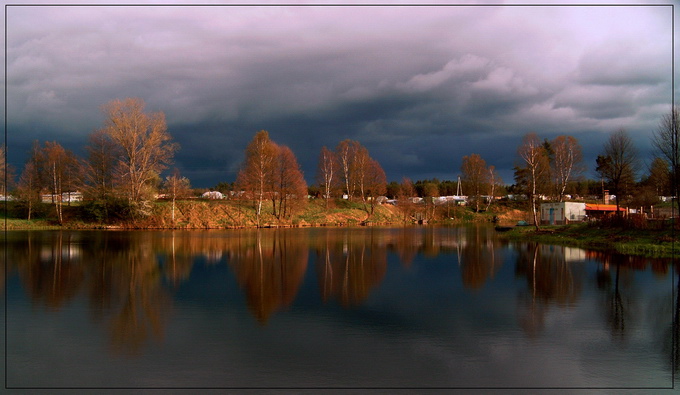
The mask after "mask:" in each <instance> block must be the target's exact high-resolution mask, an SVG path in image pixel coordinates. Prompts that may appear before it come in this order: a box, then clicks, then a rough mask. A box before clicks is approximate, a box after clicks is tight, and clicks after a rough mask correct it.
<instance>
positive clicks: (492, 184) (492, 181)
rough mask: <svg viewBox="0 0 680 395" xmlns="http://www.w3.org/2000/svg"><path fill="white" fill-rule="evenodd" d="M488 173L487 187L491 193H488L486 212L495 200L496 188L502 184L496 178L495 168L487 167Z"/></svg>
mask: <svg viewBox="0 0 680 395" xmlns="http://www.w3.org/2000/svg"><path fill="white" fill-rule="evenodd" d="M488 171H489V185H490V187H491V191H490V192H489V201H488V202H487V203H486V211H489V207H490V206H491V202H493V201H494V199H495V198H496V186H498V185H502V184H503V180H502V179H501V178H500V177H499V176H498V173H497V172H496V167H495V166H489V168H488Z"/></svg>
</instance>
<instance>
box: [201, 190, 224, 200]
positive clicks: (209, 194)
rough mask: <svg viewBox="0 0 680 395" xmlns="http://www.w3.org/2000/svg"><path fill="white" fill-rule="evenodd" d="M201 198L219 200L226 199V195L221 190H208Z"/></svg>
mask: <svg viewBox="0 0 680 395" xmlns="http://www.w3.org/2000/svg"><path fill="white" fill-rule="evenodd" d="M201 198H203V199H213V200H217V199H224V195H223V194H222V192H219V191H208V192H205V193H204V194H203V195H201Z"/></svg>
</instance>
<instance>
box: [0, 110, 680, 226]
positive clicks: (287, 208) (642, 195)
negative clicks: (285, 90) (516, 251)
mask: <svg viewBox="0 0 680 395" xmlns="http://www.w3.org/2000/svg"><path fill="white" fill-rule="evenodd" d="M102 111H103V113H104V115H105V121H104V125H103V126H102V127H101V128H99V129H97V130H95V131H94V132H92V133H91V134H90V136H89V140H88V143H87V146H86V153H87V154H86V157H85V158H78V157H77V156H76V155H75V154H74V153H73V152H71V151H70V150H68V149H65V148H64V147H62V146H61V145H60V144H59V143H58V142H56V141H46V142H44V143H43V144H41V143H40V142H38V141H35V142H34V143H33V147H32V149H31V151H30V153H29V158H28V160H27V161H26V163H25V165H24V168H23V169H22V171H21V173H20V175H19V177H18V179H17V177H16V174H15V170H14V169H12V168H8V167H6V166H5V151H4V148H3V149H0V155H1V156H2V158H0V159H1V160H0V164H1V166H2V168H0V172H3V173H5V174H7V177H6V178H3V179H2V184H0V193H1V194H2V195H4V196H7V195H11V196H12V197H13V198H14V199H15V200H16V203H15V207H16V209H17V210H18V211H19V212H20V213H21V215H22V216H24V217H26V218H28V219H31V218H32V217H33V216H34V215H35V214H36V213H37V212H38V211H40V210H45V205H44V204H40V203H41V202H42V201H43V200H44V197H45V196H48V197H49V200H50V203H51V205H52V206H53V207H54V214H55V217H56V218H57V221H58V222H59V223H60V224H61V223H63V221H64V217H63V206H64V205H65V204H70V201H71V200H72V199H70V198H69V197H70V194H71V193H74V192H81V193H82V194H83V203H82V207H83V210H84V211H85V212H86V213H87V215H88V216H89V217H88V219H89V220H91V221H96V222H106V221H116V220H119V219H130V218H132V219H134V218H138V217H143V216H145V215H148V214H149V212H150V207H151V202H152V201H153V200H154V199H155V198H156V197H158V196H159V194H160V195H161V196H163V197H164V198H166V199H168V200H170V201H171V202H172V219H173V221H174V219H175V201H176V200H177V199H182V198H186V197H189V196H195V195H196V191H195V190H192V189H191V184H190V180H189V179H187V178H186V177H183V176H182V175H181V174H180V173H179V172H178V171H177V170H174V171H171V172H170V173H169V174H166V176H165V177H164V178H163V177H162V174H163V173H164V172H166V171H167V170H168V169H169V168H170V166H171V165H172V162H173V158H174V155H175V153H176V152H177V151H178V149H179V145H178V144H177V143H176V142H174V141H173V139H172V136H170V134H169V133H168V132H167V124H166V121H165V115H164V114H163V113H162V112H155V113H150V112H146V111H145V104H144V102H143V101H142V100H141V99H137V98H127V99H123V100H113V101H111V102H109V103H107V104H105V105H104V106H103V107H102ZM679 130H680V127H678V109H677V108H676V109H674V110H673V111H672V112H671V114H669V115H666V116H664V117H663V118H662V120H661V122H660V125H659V128H658V130H657V131H656V132H655V133H654V136H653V144H654V146H655V147H656V148H657V150H656V152H657V155H656V156H655V157H654V158H652V160H651V161H650V162H649V163H648V164H647V166H646V170H647V171H646V172H644V171H643V170H644V169H643V165H642V161H641V159H640V158H639V157H638V153H637V151H636V149H635V146H634V144H633V142H632V140H631V138H630V136H629V135H628V134H627V133H626V132H625V131H624V130H617V131H615V132H613V133H612V134H611V136H610V138H609V140H607V142H606V143H605V145H604V146H603V148H602V152H601V154H600V155H599V156H598V157H597V160H596V163H595V164H594V165H595V173H594V175H596V176H597V178H599V179H591V178H588V177H587V176H586V168H587V167H586V165H585V163H584V161H583V157H582V149H581V146H580V144H579V142H578V141H577V139H576V138H574V137H572V136H566V135H564V136H558V137H556V138H555V139H553V140H548V139H541V138H539V137H538V135H536V134H535V133H529V134H527V135H525V136H524V138H523V140H522V142H521V144H520V146H519V147H518V149H517V154H516V165H515V167H514V177H513V181H514V183H513V184H512V185H507V184H504V182H503V180H502V179H501V178H500V177H499V176H498V174H497V172H496V169H495V167H494V166H493V165H489V164H487V162H486V161H485V160H484V159H483V158H482V157H481V156H480V155H479V154H475V153H472V154H470V155H467V156H464V157H463V158H462V160H461V165H460V169H459V173H458V174H459V177H457V180H456V181H450V180H443V181H440V180H438V179H430V180H416V181H415V182H414V181H412V180H410V179H408V178H403V179H402V180H401V182H396V181H392V182H390V183H387V177H386V175H385V172H384V171H383V169H382V167H381V165H380V164H379V163H378V161H377V160H375V159H374V158H372V157H371V156H370V154H369V151H368V149H367V148H366V147H364V146H362V145H361V144H360V143H359V142H358V141H353V140H343V141H340V142H339V143H338V145H337V146H336V147H335V148H333V149H330V148H328V147H326V146H324V147H322V148H321V150H320V153H319V159H318V166H317V171H316V175H315V184H314V185H307V184H306V182H305V177H304V175H303V173H302V171H301V169H300V166H299V163H298V160H297V158H296V157H295V155H294V153H293V152H292V150H291V149H290V148H289V147H287V146H284V145H279V144H277V143H275V142H274V141H272V140H271V139H270V137H269V133H268V132H267V131H265V130H262V131H259V132H257V133H256V134H255V136H254V137H253V139H252V141H251V142H250V143H249V144H248V146H247V147H246V148H245V160H244V162H243V164H242V165H241V168H240V171H239V173H238V177H237V179H236V180H235V182H232V183H227V182H221V183H219V184H217V185H216V186H215V187H214V188H211V189H214V190H217V191H220V192H223V193H224V194H226V195H227V197H229V198H231V199H238V200H241V201H248V202H252V204H253V207H254V208H255V212H256V215H257V218H258V223H259V217H260V215H261V214H262V210H264V209H266V210H271V214H272V215H273V216H275V217H276V218H277V219H280V220H281V219H290V218H291V217H292V216H293V215H294V214H295V213H296V212H299V211H300V210H301V209H302V208H304V206H305V204H306V202H307V200H308V199H307V196H308V195H311V196H313V197H316V198H319V199H324V200H325V206H326V208H330V207H331V205H333V204H334V201H335V200H336V199H347V200H349V201H354V202H359V203H360V204H361V205H362V206H363V207H364V209H365V210H366V212H367V213H368V215H369V216H370V215H371V214H372V213H373V211H374V207H375V205H376V204H378V203H380V202H382V200H381V199H382V198H383V197H387V198H390V199H396V200H398V205H399V206H404V207H407V206H409V205H410V204H413V199H412V198H414V197H421V198H435V197H438V196H455V195H465V196H467V202H468V204H469V205H471V206H472V207H474V209H475V210H476V211H483V210H488V209H489V205H490V204H491V203H492V202H493V201H495V200H496V199H495V198H497V197H499V196H505V195H507V194H514V195H524V196H526V197H527V198H528V200H529V201H530V202H531V203H532V204H531V205H530V206H531V210H532V213H533V214H534V216H536V215H537V214H536V206H537V204H538V201H539V199H538V198H539V197H541V198H543V199H549V200H553V201H562V200H564V199H566V198H568V197H569V196H570V195H571V197H573V196H574V195H578V196H580V197H585V196H590V195H600V196H601V195H602V194H603V193H604V190H608V191H610V193H611V194H612V195H615V196H616V203H617V204H627V205H632V206H636V207H639V206H650V205H653V204H656V203H658V197H659V196H668V195H671V196H677V185H678V182H677V181H678V174H680V166H679V164H678V163H679V159H678V157H679V152H680V150H679V148H678V147H679V144H678V141H679V140H680V139H679V138H678V136H679V133H680V132H679ZM641 175H642V176H641ZM429 202H432V203H433V204H434V199H425V203H429ZM536 222H538V221H536Z"/></svg>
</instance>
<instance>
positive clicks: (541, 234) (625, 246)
mask: <svg viewBox="0 0 680 395" xmlns="http://www.w3.org/2000/svg"><path fill="white" fill-rule="evenodd" d="M678 233H679V232H678V231H677V230H676V231H675V232H674V231H673V230H672V229H671V228H670V227H665V228H663V229H632V228H619V227H608V226H602V225H599V224H597V223H580V224H570V225H562V226H543V227H541V229H540V230H539V231H536V230H535V228H534V227H515V228H513V229H512V230H510V231H509V232H504V233H502V235H503V237H507V238H508V239H511V240H521V241H536V242H540V243H545V244H559V245H568V246H573V247H581V248H587V249H592V250H599V251H613V252H618V253H622V254H629V255H638V256H647V257H656V258H671V257H674V256H680V245H679V244H678Z"/></svg>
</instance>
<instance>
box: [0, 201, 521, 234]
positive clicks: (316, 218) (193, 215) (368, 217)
mask: <svg viewBox="0 0 680 395" xmlns="http://www.w3.org/2000/svg"><path fill="white" fill-rule="evenodd" d="M107 210H108V211H107ZM125 210H126V207H124V206H123V207H120V206H115V207H114V206H109V207H108V208H105V207H104V206H103V205H101V204H89V205H88V204H84V205H74V206H64V207H63V218H64V223H63V224H62V225H61V226H60V225H59V224H58V223H57V221H56V215H55V214H54V213H53V211H54V208H53V206H51V205H48V204H43V205H42V206H40V207H38V209H37V210H36V211H37V212H39V213H41V215H39V216H38V218H37V219H32V220H30V221H29V220H26V219H21V218H23V217H24V216H25V214H24V213H22V212H21V209H20V207H10V209H9V210H8V211H7V213H8V218H7V220H6V229H8V230H49V229H240V228H255V227H264V228H272V227H307V226H359V225H362V226H372V225H392V226H402V225H405V224H413V223H415V222H417V221H418V220H419V219H420V220H424V221H423V222H425V223H428V224H445V225H456V224H466V223H490V222H491V221H492V219H494V218H495V219H497V220H502V221H508V222H516V221H518V220H520V219H526V213H525V212H523V211H522V210H519V209H518V208H517V207H514V206H512V205H502V204H498V205H493V206H491V207H490V209H489V211H486V212H480V213H477V212H474V210H473V209H472V208H470V207H463V206H454V205H451V206H444V205H437V206H431V205H430V206H427V205H413V204H411V205H408V206H398V205H397V206H395V205H391V204H378V205H375V206H374V207H373V209H372V210H371V207H370V204H368V203H364V202H360V201H348V200H342V199H337V200H332V201H330V202H328V206H327V203H326V201H325V200H320V199H319V200H310V201H309V202H308V203H307V204H305V205H304V206H303V207H300V208H299V209H298V210H296V211H295V212H294V214H293V215H291V216H289V217H287V218H277V217H275V216H274V215H273V214H272V209H271V203H270V202H267V203H265V204H264V206H263V209H262V213H261V215H260V218H259V221H258V218H257V215H256V213H255V207H254V205H253V204H252V202H245V201H235V200H212V201H211V200H182V201H177V202H176V204H175V206H174V214H173V206H172V203H171V202H169V201H157V202H153V203H151V204H149V205H148V206H146V207H145V209H144V210H145V211H146V213H145V214H144V215H136V216H130V215H124V214H123V212H124V211H125ZM107 213H108V215H107Z"/></svg>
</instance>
